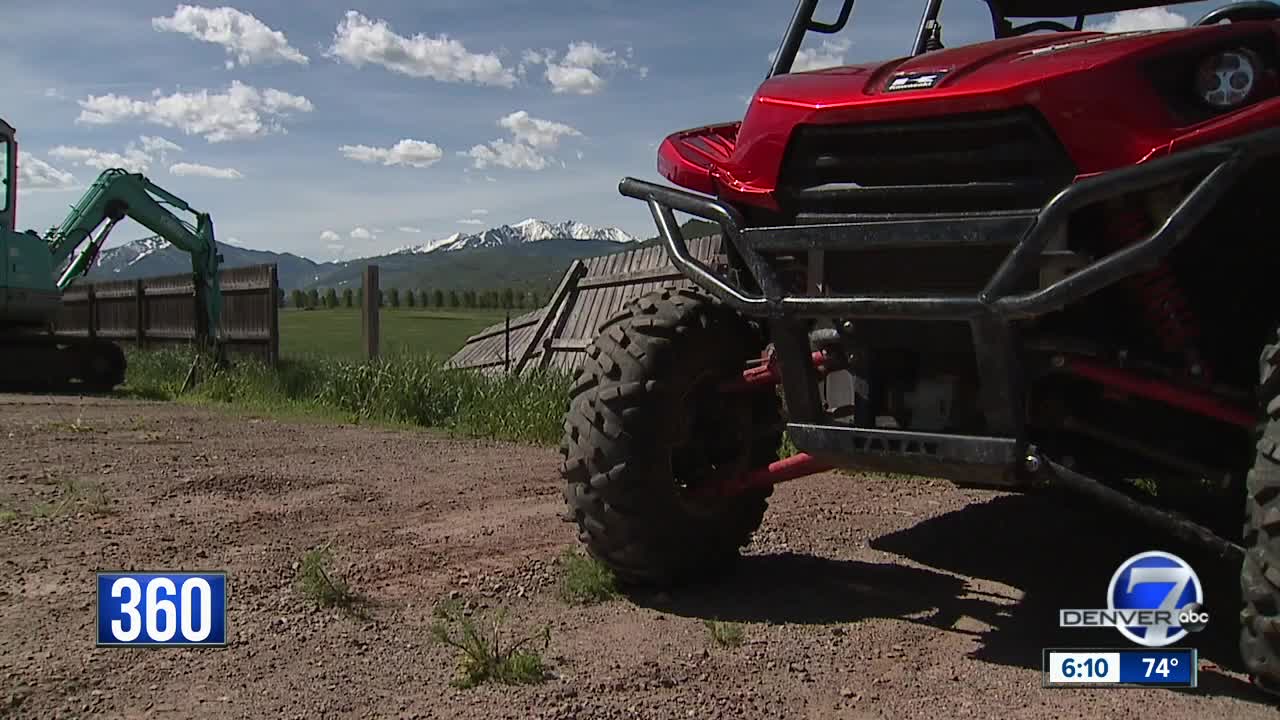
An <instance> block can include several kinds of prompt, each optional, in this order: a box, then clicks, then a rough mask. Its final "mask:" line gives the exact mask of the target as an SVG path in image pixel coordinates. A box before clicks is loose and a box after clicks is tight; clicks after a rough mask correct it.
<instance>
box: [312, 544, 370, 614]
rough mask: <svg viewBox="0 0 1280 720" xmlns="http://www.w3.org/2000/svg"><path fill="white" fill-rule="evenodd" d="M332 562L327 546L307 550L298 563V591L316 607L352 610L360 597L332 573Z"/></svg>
mask: <svg viewBox="0 0 1280 720" xmlns="http://www.w3.org/2000/svg"><path fill="white" fill-rule="evenodd" d="M332 561H333V556H332V554H331V553H330V552H329V546H328V545H324V546H321V547H317V548H312V549H311V550H308V551H307V552H306V554H304V555H303V556H302V561H301V562H299V563H298V574H297V578H296V581H297V586H298V591H299V592H301V593H302V595H303V596H304V597H306V598H307V599H308V600H310V601H311V602H313V603H315V604H316V605H317V606H318V607H322V608H335V607H336V608H341V609H343V610H352V609H354V608H355V607H356V606H357V605H358V604H359V602H360V596H359V595H357V594H356V593H354V592H352V591H351V588H350V587H348V586H347V583H346V581H344V580H343V579H342V578H340V577H338V576H337V575H336V574H335V573H334V572H333V570H332V568H331V567H330V565H331V563H332Z"/></svg>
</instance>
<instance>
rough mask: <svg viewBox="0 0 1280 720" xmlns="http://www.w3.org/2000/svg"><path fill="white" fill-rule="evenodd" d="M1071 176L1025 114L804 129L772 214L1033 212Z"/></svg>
mask: <svg viewBox="0 0 1280 720" xmlns="http://www.w3.org/2000/svg"><path fill="white" fill-rule="evenodd" d="M1074 176H1075V167H1074V166H1073V164H1072V163H1071V160H1070V158H1069V157H1068V156H1067V153H1066V151H1065V150H1064V149H1063V147H1062V145H1061V144H1060V143H1059V142H1058V140H1057V138H1055V137H1054V135H1053V133H1052V131H1051V130H1050V129H1049V128H1048V127H1047V125H1046V124H1045V123H1044V121H1043V120H1042V119H1041V118H1040V117H1039V116H1038V115H1037V114H1036V113H1034V112H1033V111H1029V110H1018V111H1001V112H995V113H980V114H970V115H960V116H951V117H948V118H943V119H936V118H933V119H928V120H920V121H910V122H896V123H874V124H861V125H802V126H800V127H798V128H796V130H795V131H794V132H793V133H792V137H791V143H790V145H789V146H788V148H787V154H786V157H785V158H784V160H783V166H782V177H781V179H780V181H779V187H778V191H779V192H778V196H779V201H780V204H782V205H783V207H784V209H785V210H787V211H788V212H789V213H792V214H795V215H798V216H846V215H862V214H877V213H944V212H945V213H955V212H971V211H995V210H1022V209H1030V208H1037V207H1040V206H1041V205H1043V204H1044V203H1045V201H1047V200H1048V199H1049V198H1050V197H1052V196H1053V195H1054V194H1055V193H1056V192H1057V191H1059V190H1061V189H1062V188H1063V187H1065V186H1066V185H1067V184H1068V183H1069V182H1071V179H1072V178H1073V177H1074Z"/></svg>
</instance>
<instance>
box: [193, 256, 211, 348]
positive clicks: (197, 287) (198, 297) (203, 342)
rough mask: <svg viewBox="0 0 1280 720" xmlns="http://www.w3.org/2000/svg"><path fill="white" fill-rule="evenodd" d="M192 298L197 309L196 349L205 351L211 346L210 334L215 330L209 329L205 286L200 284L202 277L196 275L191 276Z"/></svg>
mask: <svg viewBox="0 0 1280 720" xmlns="http://www.w3.org/2000/svg"><path fill="white" fill-rule="evenodd" d="M191 298H192V303H193V305H192V307H193V308H194V309H195V329H196V337H195V344H196V347H198V348H200V350H201V351H203V350H204V349H205V348H207V347H208V346H209V333H210V332H213V328H211V327H209V315H208V314H207V313H205V311H204V303H205V293H204V286H203V285H202V284H201V283H200V276H199V275H197V274H196V273H192V274H191Z"/></svg>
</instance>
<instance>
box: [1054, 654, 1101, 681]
mask: <svg viewBox="0 0 1280 720" xmlns="http://www.w3.org/2000/svg"><path fill="white" fill-rule="evenodd" d="M1110 669H1111V668H1110V664H1109V663H1108V662H1107V659H1106V658H1105V657H1086V658H1085V659H1084V660H1080V659H1078V658H1072V657H1070V656H1068V657H1065V658H1063V659H1062V676H1063V677H1065V678H1075V677H1079V678H1085V679H1093V678H1104V677H1106V676H1107V671H1108V670H1110Z"/></svg>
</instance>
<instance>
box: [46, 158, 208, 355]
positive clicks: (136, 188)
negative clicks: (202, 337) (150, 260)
mask: <svg viewBox="0 0 1280 720" xmlns="http://www.w3.org/2000/svg"><path fill="white" fill-rule="evenodd" d="M166 205H168V206H170V207H173V208H176V209H178V210H181V211H183V212H188V213H191V214H192V215H193V216H195V225H194V226H192V225H191V224H190V223H187V222H185V221H184V220H182V219H181V218H179V217H177V216H176V215H174V214H173V213H172V212H170V211H169V210H168V209H167V208H166V207H165V206H166ZM126 217H129V218H132V219H133V220H134V221H135V222H137V223H139V224H141V225H143V226H144V227H146V228H148V229H149V230H151V231H152V232H154V233H155V234H156V235H159V236H160V237H161V238H164V239H165V240H166V241H168V242H169V243H170V244H172V245H174V246H175V247H177V248H178V249H180V250H183V251H185V252H187V253H188V254H189V255H190V256H191V270H192V273H193V277H194V280H195V284H196V292H197V294H198V295H200V296H201V297H202V298H203V305H204V310H205V321H206V322H207V323H208V324H207V326H206V327H207V328H208V331H209V337H210V338H212V339H213V340H214V342H215V343H216V342H217V340H218V334H219V333H218V327H219V323H218V319H219V317H220V316H221V314H222V290H221V288H220V287H219V285H218V265H219V263H220V262H221V261H222V256H221V255H219V254H218V248H217V244H216V243H215V242H214V238H213V221H212V220H211V219H210V218H209V215H208V213H203V212H200V211H198V210H196V209H194V208H192V207H191V206H190V205H189V204H187V202H186V201H185V200H183V199H182V198H180V197H177V196H176V195H174V194H173V193H170V192H169V191H167V190H165V189H164V188H162V187H160V186H158V185H156V184H155V183H153V182H151V181H150V180H148V179H147V178H146V177H144V176H143V175H141V174H138V173H130V172H126V171H124V170H120V169H111V170H105V171H103V173H102V174H101V175H99V176H98V179H97V180H95V181H94V183H93V185H91V186H90V187H89V189H88V190H86V191H85V193H84V195H83V196H82V197H81V198H80V200H79V201H78V202H77V203H76V204H75V206H74V207H72V209H71V213H70V214H68V215H67V217H66V219H65V220H63V222H62V225H61V226H59V227H57V228H54V229H53V230H51V231H50V233H49V235H48V236H47V237H46V238H45V241H46V242H47V243H48V244H49V249H50V252H51V253H52V254H53V261H54V265H55V267H60V266H62V264H63V263H66V269H65V270H63V272H62V275H61V276H60V277H59V278H58V282H57V285H58V289H59V290H65V289H66V288H67V286H69V285H70V284H71V283H72V282H73V281H74V280H75V279H76V278H78V277H80V276H81V275H84V274H85V273H86V272H88V270H89V268H90V267H91V266H92V264H93V260H94V258H96V257H97V255H98V251H99V250H101V249H102V245H103V243H104V242H106V239H107V236H108V235H109V234H110V233H111V230H112V229H113V228H114V227H115V225H116V223H118V222H120V221H121V220H123V219H124V218H126ZM104 222H105V223H106V224H105V225H103V223H104ZM99 226H102V230H101V231H100V232H98V234H97V236H96V237H95V236H94V231H96V230H97V229H98V227H99ZM86 241H87V242H86Z"/></svg>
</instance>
